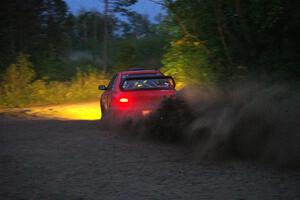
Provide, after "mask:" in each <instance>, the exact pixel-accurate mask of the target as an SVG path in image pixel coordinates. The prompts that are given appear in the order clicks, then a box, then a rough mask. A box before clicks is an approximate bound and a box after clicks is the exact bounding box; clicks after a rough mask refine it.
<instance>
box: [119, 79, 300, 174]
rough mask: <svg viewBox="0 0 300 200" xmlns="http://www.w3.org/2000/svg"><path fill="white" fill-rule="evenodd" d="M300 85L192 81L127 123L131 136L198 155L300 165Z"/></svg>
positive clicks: (125, 126)
mask: <svg viewBox="0 0 300 200" xmlns="http://www.w3.org/2000/svg"><path fill="white" fill-rule="evenodd" d="M299 120H300V92H299V87H297V86H291V85H287V84H286V85H285V84H278V85H268V84H264V83H257V82H252V83H249V82H247V83H238V84H235V85H231V86H224V87H223V88H213V87H187V88H185V89H183V90H181V91H179V92H178V96H177V98H176V100H171V99H168V100H165V101H164V102H163V103H162V105H161V106H160V108H159V109H158V110H157V111H156V112H155V113H154V114H152V115H150V116H149V117H148V118H146V119H144V120H140V121H137V122H134V123H133V122H127V123H124V124H123V130H127V132H128V133H129V134H130V135H131V136H132V135H135V136H137V137H140V138H144V139H145V138H146V139H154V140H158V141H161V142H167V143H180V144H184V145H186V146H188V147H191V148H192V149H193V152H194V154H195V156H196V158H198V159H255V160H261V161H264V162H267V163H272V164H275V165H276V166H280V167H293V168H298V169H299V168H300V156H299V155H300V132H299V130H300V122H299Z"/></svg>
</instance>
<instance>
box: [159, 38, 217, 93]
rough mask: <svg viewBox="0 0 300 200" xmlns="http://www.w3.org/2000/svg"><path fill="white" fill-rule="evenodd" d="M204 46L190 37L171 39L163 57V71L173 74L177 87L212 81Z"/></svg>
mask: <svg viewBox="0 0 300 200" xmlns="http://www.w3.org/2000/svg"><path fill="white" fill-rule="evenodd" d="M204 48H205V47H204V46H203V44H202V43H201V42H199V41H193V39H192V38H183V39H181V40H177V41H173V42H172V43H171V47H170V48H169V50H168V52H167V53H166V54H165V56H164V58H163V61H162V62H163V64H164V67H163V68H162V69H161V70H162V72H163V73H165V74H167V75H171V76H173V77H174V78H175V79H176V81H177V83H179V87H180V86H181V85H182V84H198V83H203V82H206V83H207V82H212V81H213V80H214V77H212V76H211V73H210V68H209V65H208V63H207V55H206V52H205V49H204Z"/></svg>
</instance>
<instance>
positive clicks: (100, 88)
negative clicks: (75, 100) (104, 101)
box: [98, 85, 107, 90]
mask: <svg viewBox="0 0 300 200" xmlns="http://www.w3.org/2000/svg"><path fill="white" fill-rule="evenodd" d="M98 90H107V88H106V86H105V85H99V86H98Z"/></svg>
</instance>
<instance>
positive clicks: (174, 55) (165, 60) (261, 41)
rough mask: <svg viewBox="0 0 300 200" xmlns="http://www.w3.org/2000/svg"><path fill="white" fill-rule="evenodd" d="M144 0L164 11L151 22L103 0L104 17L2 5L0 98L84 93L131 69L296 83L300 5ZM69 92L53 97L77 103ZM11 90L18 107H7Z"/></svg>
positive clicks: (28, 3)
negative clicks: (106, 5) (105, 6)
mask: <svg viewBox="0 0 300 200" xmlns="http://www.w3.org/2000/svg"><path fill="white" fill-rule="evenodd" d="M151 1H153V2H154V3H158V4H160V5H162V7H163V8H164V9H165V11H166V14H165V15H160V16H157V17H156V20H155V22H153V21H151V20H149V18H148V17H147V16H145V15H141V14H139V13H137V12H134V11H132V10H131V9H130V6H131V5H133V4H134V3H136V2H137V0H119V1H117V0H110V1H109V13H108V16H106V15H104V14H103V13H101V12H98V11H81V12H80V13H79V14H78V15H74V14H72V13H71V12H70V11H69V9H68V7H67V4H66V3H65V2H64V1H63V0H3V1H1V7H0V74H1V79H0V80H1V97H0V101H1V102H2V104H5V105H8V104H9V105H27V104H28V103H30V102H31V103H34V102H44V101H45V99H46V98H44V100H43V98H42V95H40V96H38V97H36V93H38V92H37V91H42V93H43V91H44V93H43V95H45V94H47V95H50V93H47V92H45V91H49V87H50V88H51V87H54V88H55V87H58V88H60V89H61V90H62V91H64V92H63V94H67V93H68V92H65V91H66V90H67V89H66V87H68V88H69V89H68V90H70V87H71V86H70V85H74V84H75V83H76V84H77V85H84V84H85V85H89V87H88V86H85V87H82V88H81V90H79V89H78V88H77V90H78V91H80V92H83V91H86V90H88V91H92V90H93V89H92V88H94V87H95V85H94V84H96V82H97V81H96V80H97V79H99V78H101V79H102V80H107V77H109V76H110V75H109V74H111V73H113V72H115V71H119V70H124V69H127V68H129V67H144V68H160V69H161V70H162V71H163V72H164V73H166V74H169V75H173V76H174V77H175V78H176V80H177V82H178V83H185V84H186V83H193V84H199V83H200V84H203V83H213V84H222V83H224V82H228V81H234V80H244V79H264V78H266V77H268V79H270V80H272V81H281V80H299V72H300V70H299V69H300V67H299V64H300V56H299V52H300V39H299V36H300V1H298V0H289V1H285V0H244V1H241V0H196V1H194V0H193V1H192V0H151ZM120 16H122V17H120ZM105 20H106V21H105ZM105 22H106V24H107V28H108V35H109V37H108V39H107V43H108V63H107V64H108V68H107V69H105V67H104V65H105V63H104V59H103V57H104V44H103V43H104V41H103V39H104V32H105V31H104V27H105ZM91 77H93V78H91ZM90 78H91V79H92V80H93V81H90ZM83 80H85V82H84V81H83ZM83 82H84V83H83ZM76 84H75V85H76ZM53 85H54V86H53ZM58 85H59V86H58ZM179 85H180V84H179ZM29 86H30V87H29ZM78 87H79V86H78ZM28 88H30V89H28ZM87 88H89V89H87ZM24 91H25V92H24ZM53 91H55V89H53ZM56 91H57V90H56ZM70 91H71V90H70ZM70 91H69V96H68V98H67V97H65V96H63V94H62V97H60V98H58V97H56V96H55V95H54V96H53V99H64V100H65V101H66V99H76V98H73V97H74V95H75V92H73V93H72V92H70ZM92 94H93V95H95V93H94V92H92ZM18 95H19V97H20V99H24V101H22V103H21V104H20V103H9V102H11V101H13V99H16V98H15V96H18ZM76 95H77V96H82V95H78V94H76ZM76 95H75V96H76ZM85 95H86V96H87V97H90V96H91V95H88V94H86V93H85ZM93 95H92V96H93ZM8 96H10V97H9V98H8ZM30 96H31V97H30ZM32 96H35V98H36V99H34V98H33V97H32ZM25 97H26V98H25ZM82 99H85V98H82ZM61 101H63V100H53V101H48V102H47V103H53V102H61ZM3 102H6V103H3Z"/></svg>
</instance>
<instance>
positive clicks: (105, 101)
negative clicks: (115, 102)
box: [101, 74, 118, 111]
mask: <svg viewBox="0 0 300 200" xmlns="http://www.w3.org/2000/svg"><path fill="white" fill-rule="evenodd" d="M117 77H118V74H115V75H114V76H113V77H112V79H111V80H110V82H109V84H108V86H107V89H106V91H105V92H104V93H103V95H102V98H101V100H102V102H101V104H102V108H104V110H105V111H108V109H109V107H110V102H111V98H112V93H113V88H114V84H115V82H116V80H117Z"/></svg>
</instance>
